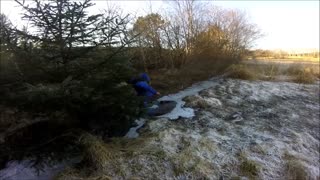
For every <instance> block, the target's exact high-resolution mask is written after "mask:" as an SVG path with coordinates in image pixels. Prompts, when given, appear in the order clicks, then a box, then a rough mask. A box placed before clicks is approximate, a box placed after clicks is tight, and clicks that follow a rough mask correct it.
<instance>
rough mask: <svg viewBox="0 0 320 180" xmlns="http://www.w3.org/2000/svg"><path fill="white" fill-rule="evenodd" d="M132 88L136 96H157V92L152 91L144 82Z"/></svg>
mask: <svg viewBox="0 0 320 180" xmlns="http://www.w3.org/2000/svg"><path fill="white" fill-rule="evenodd" d="M134 88H135V90H136V91H137V94H138V96H146V97H152V96H154V95H155V94H157V91H156V90H154V89H153V88H152V87H151V86H150V85H149V84H148V83H147V82H146V81H139V82H137V83H136V84H134Z"/></svg>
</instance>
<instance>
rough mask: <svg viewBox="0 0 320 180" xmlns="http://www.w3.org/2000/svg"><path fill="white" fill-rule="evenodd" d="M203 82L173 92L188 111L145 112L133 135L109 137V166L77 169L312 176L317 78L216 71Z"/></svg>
mask: <svg viewBox="0 0 320 180" xmlns="http://www.w3.org/2000/svg"><path fill="white" fill-rule="evenodd" d="M202 85H203V84H202ZM211 85H212V87H207V86H204V85H203V87H206V88H205V89H204V90H200V91H199V87H197V88H198V89H197V90H195V89H194V90H192V89H189V90H187V91H186V92H185V93H184V94H183V92H180V94H178V95H176V96H173V97H176V98H177V97H178V96H179V98H181V99H185V100H186V102H185V104H184V106H187V107H191V108H193V109H194V110H195V114H194V115H195V116H193V117H188V118H180V119H177V120H169V119H168V118H166V117H162V118H158V119H152V120H147V121H146V124H145V126H144V128H143V129H142V130H140V132H139V133H140V136H139V137H138V138H136V139H122V138H119V139H114V140H113V141H111V142H109V145H108V146H109V147H113V148H117V149H118V150H117V152H118V155H117V156H116V157H117V162H118V164H117V163H115V162H113V160H110V161H111V162H112V163H111V164H114V166H107V167H108V168H101V169H102V170H98V171H91V175H89V176H88V175H86V176H85V175H82V176H81V177H101V178H102V177H104V176H105V177H112V178H113V179H130V178H140V179H201V178H203V179H219V178H221V177H223V178H225V179H241V178H248V179H319V168H318V167H319V166H320V164H319V161H318V159H317V158H318V157H319V155H320V154H319V147H320V144H319V139H320V136H319V133H318V132H319V130H320V127H319V115H320V112H319V111H318V109H319V93H320V92H319V87H318V84H316V85H300V84H296V83H283V82H266V81H253V82H250V81H242V80H232V79H222V80H217V82H216V83H211ZM191 92H193V93H191ZM184 95H186V96H188V97H185V96H184ZM201 101H203V102H201ZM199 102H201V103H199ZM203 104H205V106H203ZM203 107H205V108H203ZM107 159H108V158H107ZM107 164H108V163H107ZM107 164H106V165H107ZM89 167H92V166H89ZM93 167H94V166H93ZM115 167H117V168H115Z"/></svg>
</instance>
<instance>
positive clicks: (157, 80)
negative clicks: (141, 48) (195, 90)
mask: <svg viewBox="0 0 320 180" xmlns="http://www.w3.org/2000/svg"><path fill="white" fill-rule="evenodd" d="M233 62H234V60H232V59H228V58H224V57H219V58H218V57H216V58H212V59H202V58H201V57H199V58H195V59H193V60H192V61H190V62H189V63H187V64H186V65H184V66H183V67H181V68H180V69H162V70H153V71H151V72H149V74H150V77H151V79H152V86H153V87H154V88H155V89H157V90H158V91H160V92H161V94H163V95H166V94H170V93H176V92H178V91H180V90H183V89H185V88H187V87H189V86H191V85H192V84H193V83H196V82H199V81H204V80H207V79H209V78H211V77H213V76H216V75H219V74H222V73H224V71H225V70H226V69H227V68H228V67H229V66H230V65H232V63H233Z"/></svg>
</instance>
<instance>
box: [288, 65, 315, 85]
mask: <svg viewBox="0 0 320 180" xmlns="http://www.w3.org/2000/svg"><path fill="white" fill-rule="evenodd" d="M286 74H287V75H291V76H293V77H294V79H293V81H294V82H296V83H302V84H312V83H314V82H315V80H316V77H317V76H319V72H317V70H315V69H313V68H311V67H304V66H301V65H292V66H290V67H289V68H288V69H287V70H286Z"/></svg>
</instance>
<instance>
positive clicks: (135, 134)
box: [125, 118, 146, 138]
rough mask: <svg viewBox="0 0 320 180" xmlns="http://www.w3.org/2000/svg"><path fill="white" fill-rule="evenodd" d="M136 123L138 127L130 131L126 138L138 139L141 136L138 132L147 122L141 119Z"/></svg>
mask: <svg viewBox="0 0 320 180" xmlns="http://www.w3.org/2000/svg"><path fill="white" fill-rule="evenodd" d="M135 122H136V123H137V126H135V127H132V128H130V129H129V131H128V132H127V134H126V135H125V137H126V138H137V137H138V136H139V133H138V132H137V130H138V129H140V128H141V127H142V126H143V125H144V123H145V122H146V120H145V119H143V118H141V119H138V120H136V121H135Z"/></svg>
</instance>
